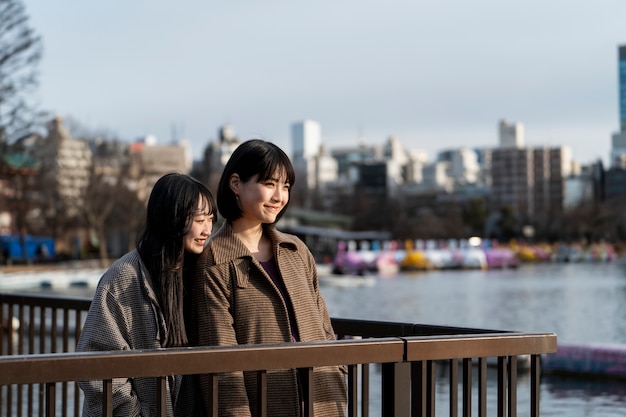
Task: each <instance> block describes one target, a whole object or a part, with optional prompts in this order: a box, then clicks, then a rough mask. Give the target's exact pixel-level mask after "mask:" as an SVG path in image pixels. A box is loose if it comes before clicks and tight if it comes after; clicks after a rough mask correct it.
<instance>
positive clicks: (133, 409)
mask: <svg viewBox="0 0 626 417" xmlns="http://www.w3.org/2000/svg"><path fill="white" fill-rule="evenodd" d="M165 331H166V327H165V321H164V318H163V315H162V314H161V309H160V308H159V304H158V302H157V300H156V296H155V292H154V289H153V286H152V281H151V280H150V277H149V275H148V271H147V270H146V268H145V266H144V264H143V262H142V261H141V258H140V256H139V253H138V252H137V251H136V250H133V251H132V252H129V253H128V254H126V255H124V256H122V257H121V258H120V259H119V260H117V261H116V262H115V263H114V264H113V265H111V267H110V268H109V269H108V270H107V271H106V272H105V273H104V275H103V276H102V278H101V279H100V282H99V283H98V287H97V289H96V293H95V295H94V297H93V301H92V303H91V307H90V308H89V313H88V314H87V318H86V321H85V325H84V328H83V331H82V333H81V335H80V339H79V341H78V345H77V351H83V352H84V351H109V350H130V349H156V348H161V347H162V346H161V340H163V335H164V332H165ZM182 383H183V379H182V378H181V377H180V376H175V377H170V378H168V384H167V387H168V394H169V395H168V396H167V415H168V416H176V417H178V416H180V417H186V416H189V415H191V410H190V408H189V407H191V405H192V398H191V395H192V391H193V390H192V389H191V387H189V388H187V387H186V388H185V389H182V390H181V389H180V387H181V384H182ZM188 383H191V380H190V378H184V384H185V385H186V384H188ZM79 385H80V388H81V389H82V390H83V392H84V394H85V402H84V404H83V417H91V416H101V415H102V382H101V381H95V382H94V381H92V382H86V381H84V382H79ZM156 398H157V385H156V379H155V378H136V379H135V380H134V381H132V382H131V381H130V380H129V379H126V378H119V379H114V380H113V407H114V411H113V415H114V416H119V417H122V416H123V417H130V416H143V417H147V416H156V413H157V411H156V410H157V403H156ZM174 409H176V410H177V411H176V414H174V412H173V410H174Z"/></svg>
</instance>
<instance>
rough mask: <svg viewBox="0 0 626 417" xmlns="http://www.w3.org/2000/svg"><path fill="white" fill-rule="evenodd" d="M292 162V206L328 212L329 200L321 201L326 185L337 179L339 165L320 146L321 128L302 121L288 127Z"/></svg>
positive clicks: (307, 121) (318, 125) (313, 123)
mask: <svg viewBox="0 0 626 417" xmlns="http://www.w3.org/2000/svg"><path fill="white" fill-rule="evenodd" d="M291 144H292V152H293V153H292V155H291V160H292V163H293V167H294V170H295V172H296V183H295V184H294V185H293V187H292V190H291V199H292V202H293V203H294V204H295V205H300V206H301V207H304V208H308V209H310V208H317V209H324V208H326V209H328V208H329V207H328V206H327V205H328V200H326V201H325V200H324V199H322V198H321V195H322V194H324V193H325V192H326V191H327V188H328V184H330V183H333V182H335V181H337V179H338V162H337V160H336V159H335V158H333V157H332V156H331V155H330V154H329V153H328V152H327V151H326V149H325V147H324V146H322V133H321V128H320V124H319V123H318V122H316V121H314V120H304V121H300V122H296V123H293V124H292V125H291Z"/></svg>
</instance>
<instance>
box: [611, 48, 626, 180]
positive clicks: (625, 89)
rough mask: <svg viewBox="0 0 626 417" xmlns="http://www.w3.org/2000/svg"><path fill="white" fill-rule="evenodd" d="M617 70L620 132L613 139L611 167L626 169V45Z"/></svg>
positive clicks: (618, 58)
mask: <svg viewBox="0 0 626 417" xmlns="http://www.w3.org/2000/svg"><path fill="white" fill-rule="evenodd" d="M617 68H618V74H619V75H618V76H619V122H620V130H619V132H616V133H614V134H613V137H612V143H611V162H610V166H611V167H614V168H626V45H621V46H619V47H618V50H617Z"/></svg>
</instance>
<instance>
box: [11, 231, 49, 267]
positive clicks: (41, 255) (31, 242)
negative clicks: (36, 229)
mask: <svg viewBox="0 0 626 417" xmlns="http://www.w3.org/2000/svg"><path fill="white" fill-rule="evenodd" d="M23 239H24V243H25V245H26V255H27V257H28V258H26V257H24V253H23V245H22V237H21V236H20V235H17V234H13V235H0V250H1V251H2V255H3V258H4V261H5V262H7V261H9V260H16V261H18V260H21V261H26V260H28V261H35V260H37V261H41V260H52V259H54V256H55V253H54V239H52V238H51V237H44V236H30V235H25V236H23Z"/></svg>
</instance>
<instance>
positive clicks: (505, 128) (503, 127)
mask: <svg viewBox="0 0 626 417" xmlns="http://www.w3.org/2000/svg"><path fill="white" fill-rule="evenodd" d="M498 128H499V132H498V133H499V137H500V146H501V147H503V148H521V147H523V146H524V125H522V124H521V123H509V122H508V121H507V120H500V124H499V125H498Z"/></svg>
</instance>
